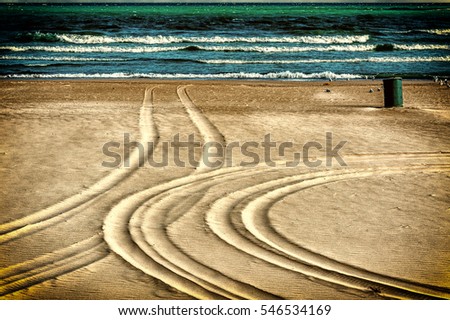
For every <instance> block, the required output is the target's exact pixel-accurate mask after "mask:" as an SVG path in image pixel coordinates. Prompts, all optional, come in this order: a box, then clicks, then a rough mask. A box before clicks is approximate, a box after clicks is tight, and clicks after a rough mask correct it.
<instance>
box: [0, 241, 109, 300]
mask: <svg viewBox="0 0 450 320" xmlns="http://www.w3.org/2000/svg"><path fill="white" fill-rule="evenodd" d="M107 254H108V251H107V246H106V245H105V243H104V242H103V239H102V237H101V236H98V235H97V236H93V237H91V238H89V239H87V240H84V241H81V242H79V243H75V244H73V245H71V246H69V247H67V248H64V249H60V250H57V251H54V252H51V253H48V254H45V255H42V256H40V257H37V258H35V259H31V260H28V261H25V262H22V263H19V264H16V265H13V266H9V267H7V268H5V269H2V270H1V271H0V296H4V295H6V294H10V293H13V292H16V291H19V290H22V289H25V288H28V287H30V286H32V285H35V284H38V283H41V282H44V281H46V280H50V279H54V278H56V277H58V276H61V275H63V274H66V273H69V272H72V271H75V270H77V269H80V268H83V267H85V266H87V265H89V264H91V263H93V262H96V261H98V260H100V259H102V258H104V257H106V255H107Z"/></svg>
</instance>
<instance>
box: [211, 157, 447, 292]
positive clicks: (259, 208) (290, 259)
mask: <svg viewBox="0 0 450 320" xmlns="http://www.w3.org/2000/svg"><path fill="white" fill-rule="evenodd" d="M407 168H408V169H412V167H407ZM416 169H417V170H424V171H427V170H430V171H433V170H449V166H442V167H439V166H438V168H437V169H436V168H429V166H428V165H426V166H417V167H416ZM401 172H403V171H402V169H399V170H398V171H395V170H394V169H384V170H383V169H381V170H380V169H378V170H372V169H359V170H356V171H355V172H354V173H348V172H347V173H344V172H340V173H337V174H336V173H334V172H333V171H331V172H327V173H324V172H319V173H314V174H300V175H298V176H290V177H287V178H282V179H279V180H278V181H270V182H267V183H264V184H260V185H255V186H253V187H249V188H246V189H243V190H239V191H236V192H234V193H232V194H230V195H229V196H228V197H226V198H222V199H219V200H218V201H216V202H215V203H214V204H213V205H212V207H211V210H210V211H209V212H208V213H207V215H206V216H207V217H206V219H207V221H208V224H209V225H210V228H211V229H212V230H213V232H214V233H215V234H216V235H217V236H219V237H220V238H222V239H223V240H224V241H225V242H227V243H228V244H230V245H232V246H234V247H236V248H239V249H240V250H242V251H243V252H245V253H247V254H250V255H253V256H256V257H258V258H260V259H263V260H265V261H267V262H270V263H272V264H275V265H278V266H281V267H283V268H286V269H289V270H295V271H297V272H300V273H302V274H305V275H308V276H311V277H314V278H319V279H321V280H325V281H328V282H331V283H335V284H339V285H344V286H347V287H350V288H354V289H358V290H362V291H370V290H373V288H374V287H375V288H381V289H382V290H381V291H382V292H383V295H385V296H388V297H394V298H424V297H427V296H429V297H441V298H448V295H449V293H448V289H446V288H442V290H441V288H430V287H429V286H423V285H420V284H413V283H410V282H406V281H401V280H398V279H394V278H389V277H385V276H382V275H378V274H374V273H371V272H368V271H364V270H361V269H358V268H354V267H351V266H347V265H345V264H342V263H339V262H337V261H334V260H332V259H329V258H327V257H323V256H320V255H318V254H313V253H310V252H307V253H308V254H309V255H312V256H313V258H311V257H309V256H308V255H307V254H306V253H305V250H303V249H302V248H297V247H296V246H295V245H292V247H289V248H290V250H287V249H286V248H285V246H287V245H286V241H283V242H281V241H280V242H281V245H280V243H277V242H275V241H274V240H273V238H274V237H275V236H273V233H269V234H270V236H269V237H268V236H267V233H268V232H267V230H265V228H267V227H266V226H265V225H264V224H265V223H267V222H268V221H267V220H265V221H260V220H258V221H257V222H255V221H254V220H253V219H255V216H258V217H259V218H260V219H264V216H263V215H262V214H263V213H264V212H265V211H264V210H265V209H266V207H265V206H267V205H268V203H269V204H270V203H271V202H272V201H275V200H277V199H278V198H279V197H283V196H284V194H285V193H288V192H289V191H291V192H295V191H299V190H302V189H304V188H309V187H313V186H315V185H321V184H325V183H329V182H332V181H340V180H342V179H358V178H363V177H365V176H370V175H373V174H395V173H401ZM295 180H297V184H295V183H294V184H293V182H295ZM261 188H264V189H266V190H267V192H266V193H265V194H264V195H263V196H261V197H258V198H256V199H254V200H252V202H250V204H249V205H248V206H247V207H246V209H244V211H243V213H242V214H243V218H242V219H243V222H244V224H245V225H246V227H248V230H249V231H250V232H251V233H252V234H253V235H254V236H255V238H256V239H258V240H260V241H263V242H264V243H265V244H268V245H269V246H270V247H271V248H274V249H275V250H277V251H279V252H280V254H276V253H274V252H272V251H268V250H266V249H264V248H262V247H261V246H259V245H257V244H255V242H254V241H251V240H249V239H247V238H245V237H244V236H243V235H242V234H240V233H239V232H238V231H237V230H236V229H235V228H234V226H233V224H232V222H231V219H230V216H229V213H230V212H231V211H232V210H233V208H235V207H236V206H237V205H238V204H239V203H241V202H242V201H244V200H245V199H247V198H248V197H249V196H251V195H252V194H255V193H256V192H259V191H261ZM280 188H281V191H280ZM283 188H284V189H283ZM293 190H295V191H293ZM261 199H262V200H261ZM261 212H263V213H261ZM260 215H262V216H260ZM260 224H261V227H259V226H260ZM261 228H262V229H263V231H261V230H260V229H261ZM278 240H279V239H278ZM294 247H295V248H294ZM295 250H297V252H296V253H297V254H296V255H293V254H292V251H295ZM298 251H301V253H302V255H300V254H298ZM281 252H282V253H283V254H281ZM286 255H287V257H286ZM305 256H306V258H305ZM307 258H309V259H307ZM324 260H325V261H326V262H327V263H325V262H324ZM336 265H338V266H339V267H337V266H336ZM342 269H344V270H342ZM368 274H369V275H368Z"/></svg>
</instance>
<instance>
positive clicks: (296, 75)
mask: <svg viewBox="0 0 450 320" xmlns="http://www.w3.org/2000/svg"><path fill="white" fill-rule="evenodd" d="M0 78H43V79H49V78H153V79H360V78H363V76H361V75H357V74H336V73H333V72H330V71H325V72H318V73H302V72H291V71H283V72H271V73H252V72H250V73H247V72H234V73H217V74H193V73H123V72H116V73H92V74H90V73H59V74H38V73H36V74H11V75H2V76H0Z"/></svg>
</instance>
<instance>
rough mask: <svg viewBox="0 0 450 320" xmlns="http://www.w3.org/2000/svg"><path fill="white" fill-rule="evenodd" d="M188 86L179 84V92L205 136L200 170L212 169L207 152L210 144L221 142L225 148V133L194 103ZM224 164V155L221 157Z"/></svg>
mask: <svg viewBox="0 0 450 320" xmlns="http://www.w3.org/2000/svg"><path fill="white" fill-rule="evenodd" d="M186 90H187V86H178V87H177V94H178V97H179V98H180V101H181V103H182V104H183V106H184V108H185V110H186V112H187V113H188V115H189V118H190V119H191V121H192V123H193V124H194V125H195V126H196V127H197V129H198V131H199V132H200V134H201V136H202V137H203V148H202V161H200V167H199V168H198V169H199V170H211V168H209V167H207V166H206V165H205V163H206V161H205V160H206V159H205V157H204V156H205V155H206V154H208V153H207V152H205V151H206V150H207V149H208V148H209V146H213V145H214V144H219V145H221V146H222V147H223V148H225V143H226V142H225V138H224V136H223V134H222V133H221V132H220V131H219V130H218V129H217V127H216V126H215V125H214V124H213V123H212V122H211V121H210V120H209V119H208V118H207V117H206V116H205V114H204V113H203V112H202V111H201V110H200V109H199V108H198V107H197V106H196V105H195V104H194V102H193V101H192V100H191V98H190V97H189V94H188V93H187V91H186ZM217 158H219V159H218V160H219V161H221V163H222V165H223V158H224V157H223V155H222V157H221V159H220V157H217Z"/></svg>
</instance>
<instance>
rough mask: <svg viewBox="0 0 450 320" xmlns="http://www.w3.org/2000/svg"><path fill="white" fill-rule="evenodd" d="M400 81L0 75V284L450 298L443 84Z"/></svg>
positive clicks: (62, 295)
mask: <svg viewBox="0 0 450 320" xmlns="http://www.w3.org/2000/svg"><path fill="white" fill-rule="evenodd" d="M403 84H404V86H403V91H404V101H405V105H404V107H403V108H389V109H387V108H383V88H382V82H381V81H379V80H375V81H336V82H251V81H198V82H187V81H141V80H135V81H84V80H78V81H1V82H0V97H1V102H0V132H1V135H2V139H1V141H0V181H2V183H1V184H0V213H1V214H0V246H1V251H0V296H1V298H2V299H194V298H196V299H277V298H284V299H390V298H399V299H423V298H430V297H431V298H447V299H448V298H450V273H449V272H448V270H449V267H450V264H449V261H450V249H449V248H450V236H449V234H450V233H449V231H450V218H449V213H450V211H449V210H450V209H449V207H450V200H449V199H450V176H449V172H450V140H449V139H448V137H449V136H450V90H449V89H448V88H447V87H444V86H439V85H438V84H436V83H434V82H427V81H404V83H403ZM370 89H372V90H373V92H370ZM378 89H380V90H378ZM327 91H329V92H327ZM124 134H127V135H128V136H129V138H130V140H131V141H136V142H140V143H141V145H142V150H141V151H143V152H140V151H139V148H133V149H131V150H130V153H129V155H127V154H126V151H127V150H128V149H129V148H126V147H124V143H123V142H124ZM177 134H179V138H180V140H181V141H187V140H188V138H189V135H191V134H194V137H195V141H197V142H198V143H199V144H201V145H203V144H205V143H209V145H216V146H217V145H220V146H224V147H226V148H225V149H224V152H223V154H220V152H219V154H216V156H215V157H212V158H210V160H211V162H213V161H218V162H217V163H218V164H222V165H216V166H207V165H204V164H203V163H202V162H201V161H200V162H201V164H200V165H199V166H195V165H192V164H190V163H189V154H188V153H187V150H185V148H184V149H181V151H180V159H181V160H183V161H184V162H185V163H186V165H185V166H179V165H177V164H176V163H175V160H174V157H173V154H172V152H173V148H169V156H168V164H167V165H164V166H162V167H156V166H154V165H153V166H152V165H150V164H149V163H148V160H149V159H148V158H149V157H148V155H149V154H150V155H151V156H152V159H153V160H155V161H160V160H161V159H163V158H162V156H163V153H164V150H165V149H164V148H165V145H168V144H169V146H170V142H173V141H174V137H175V136H176V135H177ZM268 134H270V139H271V141H272V142H276V148H273V149H272V150H271V160H272V162H269V161H266V162H264V161H263V159H264V158H267V153H265V150H264V148H263V147H262V142H263V141H264V137H265V136H266V135H268ZM327 137H328V138H329V137H332V141H330V140H328V143H329V144H330V145H329V146H327ZM108 142H118V143H120V146H118V147H111V148H110V149H109V150H110V151H111V150H114V152H116V153H117V154H118V155H120V156H121V157H120V160H124V159H127V161H128V163H129V165H128V166H127V167H125V168H124V167H123V161H122V162H121V164H122V165H121V166H119V167H118V168H111V167H105V166H102V163H103V162H105V161H106V162H112V160H114V158H113V157H111V156H108V155H105V154H104V153H103V151H102V150H103V146H104V144H105V143H108ZM246 142H247V143H249V142H250V143H258V147H251V148H249V149H247V151H251V152H252V156H249V155H248V153H242V152H239V150H238V148H234V149H231V148H228V147H231V146H233V145H237V144H239V145H241V146H242V145H243V144H244V143H246ZM283 142H284V143H286V142H289V143H291V144H290V145H289V146H290V147H289V148H284V149H283V152H280V150H281V149H280V144H281V143H283ZM340 142H342V147H341V148H340V149H339V150H338V151H339V152H338V154H339V156H340V158H341V159H342V161H341V163H340V162H339V161H338V160H337V159H336V158H332V159H331V161H329V162H330V163H327V161H326V156H327V153H328V152H329V151H330V150H331V149H332V148H334V147H336V146H337V145H338V144H339V143H340ZM305 145H306V146H309V147H310V148H309V149H308V153H307V154H305V153H304V152H303V150H304V146H305ZM330 148H331V149H330ZM230 149H231V150H230ZM214 150H216V149H214V148H213V151H214ZM208 151H209V152H210V153H211V152H212V151H211V149H209V150H207V149H204V148H203V149H202V148H195V150H194V153H193V156H194V158H195V159H194V160H200V159H202V158H204V157H205V154H206V153H207V152H208ZM216 151H217V150H216ZM227 151H229V152H227ZM212 153H214V152H212ZM296 153H300V154H301V158H300V160H299V161H298V163H297V164H295V165H291V166H289V165H288V166H287V165H286V163H290V161H292V160H293V159H294V156H295V154H296ZM305 155H306V156H307V157H308V158H307V159H306V160H307V161H305V158H304V156H305ZM256 158H258V159H259V160H260V161H259V163H257V164H250V162H252V160H254V159H256ZM140 160H142V161H143V162H144V163H145V164H144V165H143V166H142V165H140V164H139V161H140ZM266 160H267V159H266ZM191 162H192V161H191ZM243 163H244V164H246V165H243Z"/></svg>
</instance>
